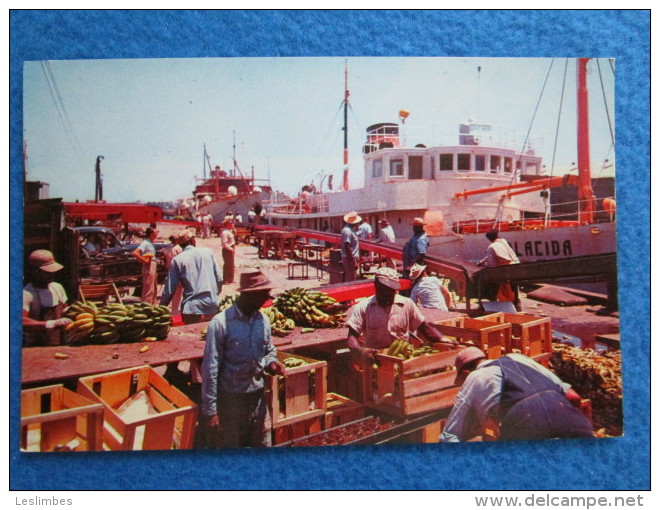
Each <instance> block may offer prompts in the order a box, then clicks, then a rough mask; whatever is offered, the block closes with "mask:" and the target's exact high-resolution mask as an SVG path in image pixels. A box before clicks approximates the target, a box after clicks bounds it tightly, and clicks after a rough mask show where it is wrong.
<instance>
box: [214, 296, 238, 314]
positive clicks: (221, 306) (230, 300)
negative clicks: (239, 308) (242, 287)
mask: <svg viewBox="0 0 660 510" xmlns="http://www.w3.org/2000/svg"><path fill="white" fill-rule="evenodd" d="M237 299H238V294H232V295H231V296H229V295H226V296H224V297H223V298H222V299H221V300H220V301H218V313H220V312H223V311H225V310H226V309H227V308H229V307H230V306H231V305H233V304H234V302H235V301H236V300H237Z"/></svg>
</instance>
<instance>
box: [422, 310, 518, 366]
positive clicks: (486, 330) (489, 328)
mask: <svg viewBox="0 0 660 510" xmlns="http://www.w3.org/2000/svg"><path fill="white" fill-rule="evenodd" d="M433 325H434V326H435V328H436V329H437V330H438V331H440V332H441V333H442V334H443V335H444V336H446V337H449V338H452V339H455V340H457V341H459V342H461V343H464V344H465V343H468V344H472V345H474V346H475V347H479V349H481V350H482V351H484V353H485V354H486V357H487V358H488V359H496V358H499V357H500V356H502V355H503V354H506V353H507V352H511V324H509V323H498V322H494V321H486V320H483V319H471V318H470V317H455V318H452V319H445V320H440V321H436V322H434V323H433Z"/></svg>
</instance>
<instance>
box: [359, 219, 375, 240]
mask: <svg viewBox="0 0 660 510" xmlns="http://www.w3.org/2000/svg"><path fill="white" fill-rule="evenodd" d="M357 236H358V237H359V238H360V239H363V240H365V241H369V240H371V239H373V237H374V231H373V229H372V228H371V225H370V224H369V222H368V221H367V220H366V218H362V223H360V226H359V227H358V229H357Z"/></svg>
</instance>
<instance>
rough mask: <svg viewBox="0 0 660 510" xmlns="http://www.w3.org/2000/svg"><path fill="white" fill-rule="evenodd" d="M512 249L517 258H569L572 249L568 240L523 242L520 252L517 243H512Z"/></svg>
mask: <svg viewBox="0 0 660 510" xmlns="http://www.w3.org/2000/svg"><path fill="white" fill-rule="evenodd" d="M513 249H514V251H515V252H516V255H517V256H518V257H522V256H525V257H547V256H553V257H556V256H558V255H561V256H563V257H571V256H572V255H573V247H572V246H571V241H570V239H566V240H565V241H563V242H561V241H554V240H553V241H525V242H524V243H523V245H522V250H521V249H520V247H519V246H518V243H517V242H515V241H514V243H513Z"/></svg>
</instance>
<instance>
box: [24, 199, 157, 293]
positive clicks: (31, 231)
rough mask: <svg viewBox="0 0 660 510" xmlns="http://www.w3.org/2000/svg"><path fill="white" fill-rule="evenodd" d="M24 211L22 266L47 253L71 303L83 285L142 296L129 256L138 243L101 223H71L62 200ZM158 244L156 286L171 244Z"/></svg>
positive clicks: (137, 271) (138, 271) (31, 204)
mask: <svg viewBox="0 0 660 510" xmlns="http://www.w3.org/2000/svg"><path fill="white" fill-rule="evenodd" d="M23 212H24V214H23V236H24V237H23V248H24V253H23V257H24V258H23V261H24V267H26V262H27V258H28V257H29V255H30V253H32V251H34V250H38V249H46V250H50V251H51V252H53V254H54V255H55V259H56V260H57V261H58V262H60V263H61V264H62V265H63V266H64V269H62V271H60V272H58V274H57V277H56V278H57V280H58V281H59V282H60V283H61V284H62V285H63V286H64V288H65V289H66V291H67V295H68V296H69V297H70V299H76V298H77V296H78V287H79V285H80V284H81V283H114V284H115V285H116V286H117V287H118V288H119V289H120V291H121V292H122V293H123V294H129V295H130V294H136V295H139V291H140V287H141V284H142V268H141V265H140V263H139V262H138V261H137V260H136V259H135V258H134V257H133V256H132V255H131V254H132V253H133V251H134V250H135V248H137V247H138V244H137V243H131V244H127V243H125V242H123V241H122V240H121V239H120V238H119V236H118V235H117V233H116V232H115V231H114V230H113V229H111V228H108V227H105V226H102V225H74V224H72V222H71V221H70V219H69V221H68V217H67V214H66V212H65V206H64V204H63V203H62V200H61V199H59V198H53V199H43V200H35V201H31V202H26V203H25V204H24V208H23ZM92 246H93V247H94V248H92ZM155 246H156V250H157V252H156V257H157V258H156V260H157V262H158V282H159V283H163V282H164V281H165V278H166V276H167V271H166V268H165V250H167V249H168V247H169V244H163V243H156V244H155Z"/></svg>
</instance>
